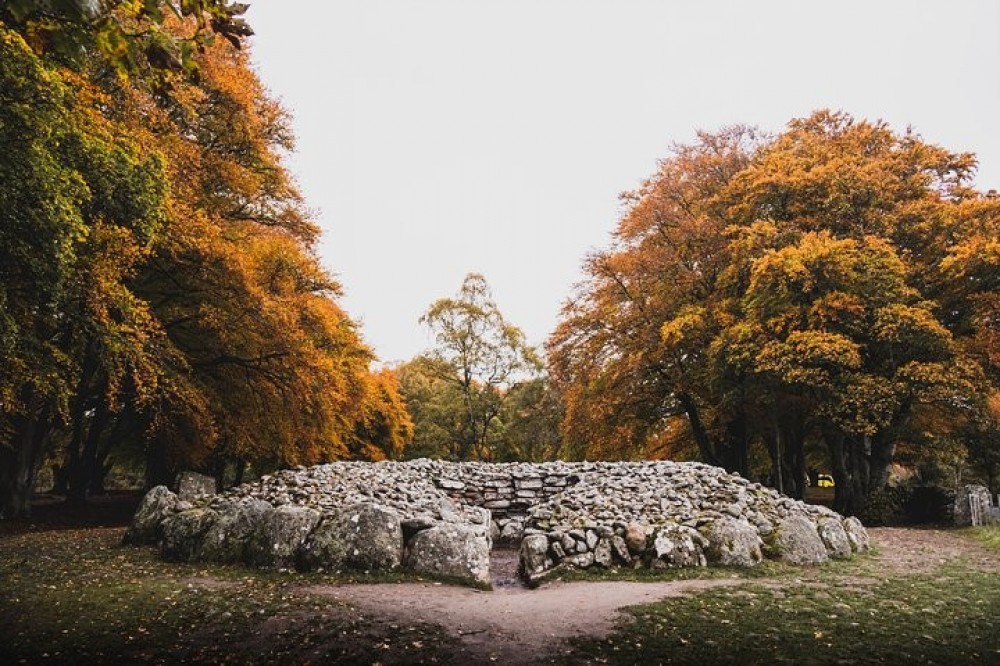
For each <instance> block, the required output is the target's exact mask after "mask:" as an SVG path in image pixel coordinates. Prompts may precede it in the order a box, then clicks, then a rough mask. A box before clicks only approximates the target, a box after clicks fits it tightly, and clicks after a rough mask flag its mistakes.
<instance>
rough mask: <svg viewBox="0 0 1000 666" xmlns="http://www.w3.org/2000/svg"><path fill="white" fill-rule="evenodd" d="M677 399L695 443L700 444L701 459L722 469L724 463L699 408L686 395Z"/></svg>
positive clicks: (681, 395)
mask: <svg viewBox="0 0 1000 666" xmlns="http://www.w3.org/2000/svg"><path fill="white" fill-rule="evenodd" d="M677 399H678V401H679V402H680V404H681V408H682V409H683V410H684V413H685V414H686V415H687V418H688V423H689V424H690V425H691V433H692V434H693V435H694V441H695V442H696V443H697V444H698V451H699V452H700V453H701V459H702V460H703V461H704V462H706V463H708V464H709V465H715V466H717V467H722V466H723V465H722V461H721V460H719V456H718V454H717V452H716V447H715V444H714V443H713V442H712V438H711V437H710V436H709V434H708V431H707V430H706V429H705V424H704V423H702V421H701V414H700V413H699V411H698V406H697V405H695V404H694V400H692V399H691V396H689V395H687V394H686V393H682V394H680V395H679V396H677Z"/></svg>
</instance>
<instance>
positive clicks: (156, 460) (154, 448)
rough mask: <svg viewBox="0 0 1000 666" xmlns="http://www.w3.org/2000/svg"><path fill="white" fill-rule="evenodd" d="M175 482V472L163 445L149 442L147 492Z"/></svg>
mask: <svg viewBox="0 0 1000 666" xmlns="http://www.w3.org/2000/svg"><path fill="white" fill-rule="evenodd" d="M173 482H174V479H173V470H172V469H171V468H170V463H169V462H168V460H167V452H166V450H165V449H164V446H163V443H162V442H159V441H156V440H153V441H151V442H149V445H148V448H147V449H146V490H149V489H150V488H153V487H154V486H170V485H172V484H173Z"/></svg>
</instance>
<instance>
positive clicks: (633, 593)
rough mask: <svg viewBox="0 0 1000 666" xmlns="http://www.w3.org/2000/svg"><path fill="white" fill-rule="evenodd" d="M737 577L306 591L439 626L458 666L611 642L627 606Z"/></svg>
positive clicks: (536, 657)
mask: <svg viewBox="0 0 1000 666" xmlns="http://www.w3.org/2000/svg"><path fill="white" fill-rule="evenodd" d="M742 582H743V581H741V580H733V579H716V580H689V581H679V582H674V583H630V582H594V583H588V582H575V583H562V582H553V583H547V584H545V585H542V586H541V587H539V588H538V589H536V590H527V589H524V588H502V589H499V590H495V591H493V592H481V591H478V590H472V589H468V588H461V587H452V586H447V585H440V584H436V585H435V584H433V583H410V584H401V585H345V586H314V587H309V588H304V589H303V590H302V591H303V592H306V593H308V594H315V595H322V596H329V597H332V598H334V599H337V600H338V601H346V602H348V603H350V604H351V605H353V606H355V607H357V608H358V609H360V610H361V611H362V612H369V613H373V614H379V615H389V616H392V617H395V618H396V619H397V620H398V621H401V622H434V623H437V624H440V625H441V626H443V627H445V628H446V629H447V630H448V631H449V632H450V633H452V635H454V636H455V637H457V638H458V639H459V644H460V647H459V649H458V652H457V654H455V655H453V657H454V659H453V660H449V661H453V663H456V664H488V663H539V662H543V661H544V660H545V658H546V657H550V656H551V657H554V656H556V655H558V654H559V652H560V650H561V649H562V647H563V643H564V641H565V640H566V639H568V638H572V637H574V636H603V635H605V634H607V633H608V632H609V631H611V629H612V627H613V625H614V620H615V619H616V616H617V613H618V611H619V610H620V609H621V608H623V607H625V606H632V605H635V604H642V603H651V602H653V601H657V600H658V599H664V598H666V597H671V596H678V595H681V594H684V593H685V592H690V591H693V590H704V589H708V588H713V587H721V586H725V585H734V584H740V583H742Z"/></svg>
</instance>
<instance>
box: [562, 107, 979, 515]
mask: <svg viewBox="0 0 1000 666" xmlns="http://www.w3.org/2000/svg"><path fill="white" fill-rule="evenodd" d="M973 169H974V160H973V158H972V157H971V156H969V155H965V154H954V153H950V152H948V151H946V150H944V149H942V148H939V147H936V146H932V145H929V144H927V143H925V142H923V141H922V140H921V139H920V138H919V137H918V136H916V135H914V134H913V133H912V132H906V133H903V134H897V133H895V132H893V131H892V130H891V129H889V128H888V127H887V126H886V125H884V124H882V123H868V122H857V121H855V120H854V119H852V118H851V117H850V116H848V115H846V114H843V113H831V112H826V111H823V112H818V113H816V114H814V115H812V116H810V117H809V118H805V119H801V120H795V121H792V122H791V123H790V124H789V128H788V130H787V131H786V132H784V133H783V134H781V135H778V136H776V137H773V138H768V137H760V136H759V135H758V134H757V133H755V132H753V131H751V130H748V129H746V128H735V129H729V130H725V131H723V132H721V133H719V134H716V135H709V134H701V135H699V141H698V142H697V143H696V144H694V145H692V146H681V147H678V148H677V149H676V151H675V154H674V156H672V157H671V158H669V159H667V160H664V161H663V162H662V163H661V166H660V170H659V172H658V173H657V175H656V176H655V177H654V178H652V179H650V181H648V182H647V183H646V184H644V186H643V188H642V189H640V190H639V191H638V192H635V193H631V194H629V195H627V197H626V201H627V203H628V206H629V207H628V210H627V212H626V214H625V216H624V217H623V219H622V221H621V223H620V224H619V227H618V230H617V232H616V235H615V244H614V245H613V246H612V248H611V249H609V250H606V251H604V252H600V253H596V254H595V255H593V256H592V257H590V258H589V259H588V261H587V271H588V276H589V277H588V279H587V281H586V282H585V283H584V284H583V285H582V286H581V288H580V291H579V294H578V295H577V297H576V298H575V299H574V300H573V301H571V303H570V304H569V305H567V307H566V309H565V311H564V315H563V320H562V322H561V323H560V325H559V327H558V328H557V330H556V332H555V334H554V335H553V337H552V339H551V340H550V342H549V358H550V364H551V367H552V371H553V375H554V377H555V378H556V379H557V381H559V382H560V384H561V385H562V387H563V391H564V394H565V395H566V400H567V416H566V421H565V424H564V425H565V430H566V431H567V433H568V436H569V437H571V438H573V439H579V438H581V437H585V436H586V435H587V434H588V433H589V434H590V435H591V440H590V444H589V446H588V451H587V453H588V454H590V455H603V456H607V455H613V456H625V457H629V456H636V455H643V454H644V453H647V452H649V451H650V450H659V451H663V450H665V449H664V447H665V446H666V449H667V450H669V448H670V447H672V446H677V445H678V444H679V440H678V439H677V438H678V436H681V437H683V436H684V433H687V436H689V437H690V438H691V439H692V440H693V441H694V442H695V443H696V444H697V447H698V451H699V453H700V457H701V458H702V459H704V460H706V461H707V462H711V463H713V464H719V465H722V466H725V467H727V468H728V469H733V470H737V471H739V472H741V473H743V474H747V473H748V472H749V471H750V470H749V460H750V459H751V457H752V456H751V453H752V447H755V446H758V445H759V446H764V447H765V448H766V450H767V451H768V453H769V456H770V458H771V460H772V477H775V478H777V479H782V486H783V489H784V490H785V491H786V492H790V493H791V494H793V495H799V496H800V495H801V494H802V487H803V478H804V467H805V462H804V461H805V457H806V450H805V447H806V445H807V444H810V443H818V442H822V443H823V445H824V446H825V447H826V448H827V451H828V459H829V465H830V468H831V469H832V471H833V473H834V476H835V477H836V480H837V485H836V489H837V498H836V505H837V507H838V508H839V509H840V510H842V511H847V512H852V513H854V512H858V511H860V510H861V509H862V508H863V506H864V503H865V501H866V498H867V497H868V496H869V495H870V494H871V493H873V492H875V491H877V490H878V489H879V488H881V487H882V485H884V483H885V479H886V471H887V469H888V464H889V463H890V462H891V461H892V459H893V456H894V450H895V447H896V445H897V443H898V442H899V441H901V439H903V438H908V439H912V437H911V435H912V433H913V431H914V424H915V423H916V422H917V421H918V420H923V421H924V422H925V423H926V419H927V418H928V416H929V415H938V417H939V418H938V419H937V423H938V425H939V427H941V428H951V427H952V426H953V425H954V424H955V423H957V422H960V421H963V420H968V419H971V418H973V417H974V415H975V413H976V412H977V410H978V409H979V408H980V406H981V404H982V400H981V399H980V398H979V396H980V395H981V393H982V391H981V389H982V387H983V386H984V384H983V381H984V379H985V375H984V369H985V370H986V371H988V370H989V358H988V357H989V351H988V350H989V349H990V344H989V342H988V340H989V339H990V335H991V332H990V330H989V329H990V323H989V322H990V321H991V320H990V319H989V317H988V316H984V315H985V313H987V312H989V306H988V305H987V306H984V305H983V304H984V303H989V302H990V299H991V298H992V294H994V293H995V289H994V287H993V286H992V285H991V284H990V280H989V277H988V275H989V273H990V271H989V269H988V268H986V266H988V264H989V261H990V259H989V252H983V253H981V254H982V256H984V257H986V259H985V261H984V262H983V264H979V265H982V266H983V268H984V269H985V270H983V271H982V273H981V275H983V278H982V279H980V280H970V279H967V274H965V275H966V277H965V279H963V278H959V277H958V275H959V274H962V273H964V272H965V271H966V270H970V271H978V270H981V269H980V268H979V266H978V265H977V263H976V262H968V263H967V264H966V266H965V267H963V268H962V269H959V268H958V266H957V261H956V257H957V256H959V255H966V254H967V253H969V252H970V250H971V247H973V246H976V247H982V246H983V245H984V244H985V245H987V246H988V244H989V243H990V242H991V241H990V240H989V239H993V238H995V237H996V236H995V234H996V229H997V225H996V213H997V206H996V203H995V202H994V201H992V200H990V199H989V198H987V197H984V196H982V195H980V194H979V193H977V192H975V191H974V190H972V189H971V188H970V187H969V177H970V175H971V173H972V170H973ZM977 254H978V253H977ZM679 416H680V417H683V419H684V421H683V423H681V422H678V420H677V418H678V417H679Z"/></svg>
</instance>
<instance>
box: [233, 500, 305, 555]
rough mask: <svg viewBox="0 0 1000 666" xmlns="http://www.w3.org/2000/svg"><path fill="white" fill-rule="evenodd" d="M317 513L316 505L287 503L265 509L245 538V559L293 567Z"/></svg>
mask: <svg viewBox="0 0 1000 666" xmlns="http://www.w3.org/2000/svg"><path fill="white" fill-rule="evenodd" d="M319 515H320V514H319V511H316V510H315V509H310V508H308V507H304V506H293V505H288V504H286V505H284V506H279V507H278V508H277V509H273V510H271V511H266V512H264V513H263V514H261V516H260V521H259V523H258V524H257V529H255V530H254V532H253V534H252V535H251V536H250V539H249V540H248V541H247V546H246V559H247V563H248V564H251V565H253V566H257V567H267V568H275V569H288V568H291V567H293V566H294V565H295V561H296V558H297V556H298V552H299V549H300V548H301V547H302V544H303V543H305V541H306V539H307V538H308V537H309V534H310V533H311V532H312V530H313V528H314V527H316V524H317V523H318V522H319Z"/></svg>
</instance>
